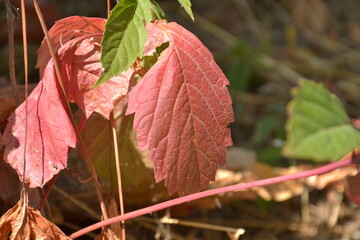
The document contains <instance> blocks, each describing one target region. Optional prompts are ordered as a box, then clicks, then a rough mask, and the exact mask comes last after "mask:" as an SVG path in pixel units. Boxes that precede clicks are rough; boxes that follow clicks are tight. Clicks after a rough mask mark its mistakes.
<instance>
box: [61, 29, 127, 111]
mask: <svg viewBox="0 0 360 240" xmlns="http://www.w3.org/2000/svg"><path fill="white" fill-rule="evenodd" d="M101 37H102V36H101V35H99V34H93V35H86V36H83V37H77V38H75V39H73V40H70V41H68V42H67V43H65V44H64V45H63V46H61V47H60V49H59V51H58V55H59V58H60V61H59V63H60V68H61V72H62V78H63V79H62V80H63V82H64V85H65V88H66V92H67V94H68V98H69V101H71V102H76V104H77V105H78V106H79V107H80V108H81V110H82V111H83V112H84V113H85V114H86V117H87V118H89V117H90V115H91V113H92V112H94V111H96V112H98V113H100V114H101V115H103V116H105V117H107V118H109V114H110V112H111V111H112V109H113V108H114V106H115V105H116V104H117V103H118V102H119V101H120V100H121V99H122V97H123V96H125V95H126V94H127V92H128V87H129V79H130V78H131V75H132V74H133V72H134V70H133V69H129V70H128V71H126V72H123V73H122V74H121V75H119V76H116V77H113V78H111V79H110V80H108V81H107V82H106V83H104V84H102V85H101V86H99V87H98V88H95V89H94V88H93V86H94V84H95V82H96V81H97V80H98V78H99V76H100V75H101V73H102V71H103V70H102V66H101V62H100V56H101V53H100V49H101V47H100V41H101Z"/></svg>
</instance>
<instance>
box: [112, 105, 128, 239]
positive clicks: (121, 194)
mask: <svg viewBox="0 0 360 240" xmlns="http://www.w3.org/2000/svg"><path fill="white" fill-rule="evenodd" d="M110 125H111V130H112V134H111V135H112V137H113V139H112V141H113V145H114V153H115V164H116V176H117V182H118V192H119V203H120V214H121V215H124V213H125V211H124V199H123V191H122V183H121V169H120V158H119V146H118V142H117V133H116V126H115V119H114V112H113V111H112V112H111V113H110ZM120 225H121V239H122V240H125V239H126V231H125V221H121V222H120Z"/></svg>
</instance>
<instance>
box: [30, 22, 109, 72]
mask: <svg viewBox="0 0 360 240" xmlns="http://www.w3.org/2000/svg"><path fill="white" fill-rule="evenodd" d="M105 23H106V19H103V18H89V17H81V16H72V17H67V18H63V19H61V20H59V21H57V22H56V23H55V25H54V26H53V27H52V28H51V29H50V31H49V35H50V39H51V44H52V47H53V48H54V51H55V52H57V51H58V49H59V48H60V47H61V45H62V44H64V43H66V42H67V41H69V40H70V39H74V38H76V37H81V36H86V35H91V34H94V33H102V32H103V31H104V29H105ZM38 54H39V58H38V61H37V63H36V67H38V68H40V73H41V74H42V73H43V71H44V68H45V66H46V65H47V63H48V62H49V60H50V58H51V55H50V52H49V50H48V46H47V43H46V40H45V39H44V40H43V42H42V43H41V46H40V48H39V51H38Z"/></svg>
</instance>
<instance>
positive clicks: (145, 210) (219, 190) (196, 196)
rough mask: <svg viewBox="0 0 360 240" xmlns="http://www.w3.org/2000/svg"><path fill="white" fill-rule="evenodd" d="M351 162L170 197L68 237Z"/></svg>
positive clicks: (351, 158) (350, 162)
mask: <svg viewBox="0 0 360 240" xmlns="http://www.w3.org/2000/svg"><path fill="white" fill-rule="evenodd" d="M352 163H353V155H351V154H349V155H346V156H345V157H344V158H343V159H342V160H340V161H337V162H334V163H330V164H327V165H324V166H321V167H318V168H314V169H311V170H307V171H303V172H298V173H294V174H289V175H284V176H279V177H273V178H267V179H262V180H258V181H254V182H249V183H240V184H235V185H231V186H226V187H221V188H216V189H211V190H207V191H203V192H199V193H194V194H190V195H187V196H184V197H179V198H176V199H172V200H169V201H166V202H162V203H158V204H155V205H153V206H150V207H145V208H142V209H139V210H135V211H132V212H129V213H126V214H124V215H121V216H116V217H113V218H109V219H107V220H104V221H101V222H98V223H95V224H93V225H91V226H88V227H86V228H83V229H81V230H79V231H77V232H75V233H73V234H71V235H70V236H69V237H70V238H72V239H74V238H77V237H80V236H82V235H84V234H86V233H89V232H92V231H94V230H96V229H99V228H101V227H105V226H107V225H110V224H113V223H116V222H120V221H124V220H128V219H131V218H135V217H139V216H142V215H145V214H149V213H152V212H156V211H159V210H162V209H165V208H168V207H172V206H175V205H179V204H182V203H186V202H190V201H194V200H197V199H201V198H205V197H210V196H214V195H218V194H223V193H228V192H235V191H239V190H244V189H249V188H254V187H261V186H267V185H271V184H276V183H281V182H285V181H289V180H295V179H300V178H306V177H311V176H315V175H320V174H324V173H327V172H330V171H333V170H335V169H338V168H342V167H346V166H350V165H351V164H352Z"/></svg>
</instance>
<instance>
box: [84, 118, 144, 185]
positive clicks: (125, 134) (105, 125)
mask: <svg viewBox="0 0 360 240" xmlns="http://www.w3.org/2000/svg"><path fill="white" fill-rule="evenodd" d="M115 122H116V126H117V136H118V148H119V159H120V166H121V177H122V184H123V186H125V187H126V186H137V185H138V184H139V183H140V182H141V181H142V180H143V179H144V177H145V173H146V172H147V171H146V167H145V165H144V161H147V159H145V157H144V152H141V151H139V149H138V146H137V142H136V139H135V132H134V131H133V130H132V122H133V116H120V117H116V119H115ZM81 136H82V139H84V143H85V145H86V146H87V150H88V153H89V155H90V158H91V160H92V162H93V164H94V167H95V170H96V172H97V173H98V174H99V176H101V177H102V178H103V179H104V183H105V184H106V185H108V186H112V187H113V188H114V189H115V188H116V186H117V180H116V179H117V177H116V164H115V159H114V150H113V145H112V144H111V143H110V141H112V138H111V137H110V130H109V121H108V120H106V119H105V118H104V117H102V116H101V115H99V114H92V115H91V117H90V118H89V119H88V120H87V122H86V124H85V127H84V129H83V131H82V133H81Z"/></svg>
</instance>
